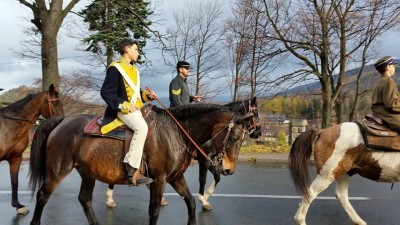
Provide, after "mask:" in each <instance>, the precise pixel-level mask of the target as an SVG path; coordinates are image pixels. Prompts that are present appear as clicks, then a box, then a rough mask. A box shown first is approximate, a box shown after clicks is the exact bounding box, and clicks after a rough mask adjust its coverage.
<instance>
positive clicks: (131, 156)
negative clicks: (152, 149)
mask: <svg viewBox="0 0 400 225" xmlns="http://www.w3.org/2000/svg"><path fill="white" fill-rule="evenodd" d="M117 116H118V118H119V119H120V120H121V121H122V122H124V124H125V125H126V126H128V127H129V128H131V129H132V130H133V131H134V133H133V137H132V140H131V144H130V146H129V151H128V153H126V155H125V158H124V163H129V165H131V166H132V167H133V168H136V169H138V168H139V167H140V163H141V160H142V155H143V147H144V143H145V141H146V136H147V130H148V129H149V128H148V126H147V123H146V121H145V120H144V118H143V116H142V113H141V112H140V110H136V111H134V112H132V113H128V114H125V113H121V112H118V115H117Z"/></svg>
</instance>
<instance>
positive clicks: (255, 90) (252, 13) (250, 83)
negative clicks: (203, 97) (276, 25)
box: [224, 0, 284, 101]
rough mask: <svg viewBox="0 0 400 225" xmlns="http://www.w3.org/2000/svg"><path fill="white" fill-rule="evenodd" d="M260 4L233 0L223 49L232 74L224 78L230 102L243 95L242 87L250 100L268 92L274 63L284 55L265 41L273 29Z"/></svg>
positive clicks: (276, 65)
mask: <svg viewBox="0 0 400 225" xmlns="http://www.w3.org/2000/svg"><path fill="white" fill-rule="evenodd" d="M261 4H262V1H260V0H256V1H254V0H237V1H236V2H235V4H234V6H233V8H232V12H233V13H232V16H231V17H230V18H229V19H228V20H227V21H226V25H225V30H224V36H225V48H226V49H227V51H228V55H229V58H230V70H231V71H232V72H231V74H230V75H228V77H229V80H231V81H232V95H233V101H236V100H238V99H239V98H240V96H239V94H245V95H246V92H245V91H246V90H245V88H246V87H248V91H247V95H248V96H250V97H253V96H255V95H257V94H265V93H266V92H268V91H269V89H270V88H271V87H270V85H272V84H273V82H271V77H270V74H271V73H272V72H273V71H274V70H275V69H277V68H278V66H279V65H280V64H279V63H277V62H278V61H280V60H281V58H282V57H281V55H282V54H283V53H284V51H283V50H281V49H279V48H278V46H277V42H276V41H274V40H273V39H271V38H269V37H268V35H269V34H270V33H271V32H273V28H272V26H271V24H270V23H269V22H268V20H267V18H266V16H265V13H263V12H262V11H260V8H262V5H261ZM239 88H242V90H241V91H239Z"/></svg>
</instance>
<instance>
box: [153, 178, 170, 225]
mask: <svg viewBox="0 0 400 225" xmlns="http://www.w3.org/2000/svg"><path fill="white" fill-rule="evenodd" d="M153 179H154V178H153ZM165 185H166V183H165V180H164V179H154V180H153V182H152V183H151V184H150V204H149V216H150V220H149V224H150V225H156V224H157V220H158V217H159V215H160V207H161V198H162V196H163V193H164V190H165Z"/></svg>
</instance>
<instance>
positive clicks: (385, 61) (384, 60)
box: [374, 56, 397, 68]
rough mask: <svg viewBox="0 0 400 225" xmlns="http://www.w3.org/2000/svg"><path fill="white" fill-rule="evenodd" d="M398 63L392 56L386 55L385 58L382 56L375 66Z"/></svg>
mask: <svg viewBox="0 0 400 225" xmlns="http://www.w3.org/2000/svg"><path fill="white" fill-rule="evenodd" d="M396 64H397V63H396V62H395V61H394V60H393V58H392V56H385V57H383V58H380V59H379V60H378V61H376V63H375V64H374V66H375V68H378V67H384V66H387V65H396Z"/></svg>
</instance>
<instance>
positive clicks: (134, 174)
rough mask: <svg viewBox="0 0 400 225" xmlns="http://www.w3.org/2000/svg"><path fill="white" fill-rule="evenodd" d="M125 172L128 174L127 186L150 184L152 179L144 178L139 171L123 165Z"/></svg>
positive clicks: (126, 164) (127, 164)
mask: <svg viewBox="0 0 400 225" xmlns="http://www.w3.org/2000/svg"><path fill="white" fill-rule="evenodd" d="M125 167H126V171H127V172H128V185H129V186H132V185H134V186H139V185H142V184H150V183H151V182H153V179H151V178H149V177H145V176H143V175H142V174H141V173H140V170H138V169H135V168H133V167H132V166H131V165H129V163H125Z"/></svg>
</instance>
